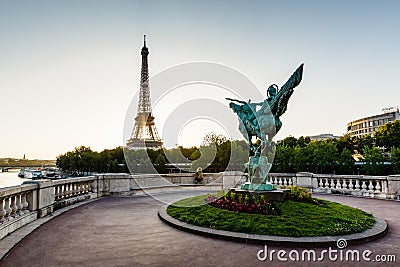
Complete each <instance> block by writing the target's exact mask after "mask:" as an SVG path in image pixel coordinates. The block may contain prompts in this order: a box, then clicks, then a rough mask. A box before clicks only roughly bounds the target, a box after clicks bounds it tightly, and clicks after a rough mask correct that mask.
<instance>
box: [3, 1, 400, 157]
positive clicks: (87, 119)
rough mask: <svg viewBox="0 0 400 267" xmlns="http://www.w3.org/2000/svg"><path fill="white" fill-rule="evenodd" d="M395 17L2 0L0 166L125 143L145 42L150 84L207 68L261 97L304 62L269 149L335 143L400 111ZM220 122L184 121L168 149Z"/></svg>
mask: <svg viewBox="0 0 400 267" xmlns="http://www.w3.org/2000/svg"><path fill="white" fill-rule="evenodd" d="M399 10H400V2H398V1H385V0H384V1H341V0H337V1H309V0H304V1H294V0H293V1H287V0H283V1H230V0H229V1H228V0H226V1H223V0H221V1H118V0H116V1H101V0H96V1H94V0H93V1H90V0H86V1H74V0H71V1H50V0H49V1H42V0H35V1H33V0H32V1H5V0H0V114H1V115H0V158H3V157H15V158H22V157H23V155H24V154H26V156H27V158H30V159H34V158H43V159H54V158H55V157H56V156H57V155H59V154H63V153H65V152H67V151H69V150H72V149H73V148H74V147H76V146H80V145H85V146H90V147H91V148H92V149H94V150H102V149H105V148H114V147H116V146H120V145H123V144H124V138H125V137H124V133H123V132H124V127H125V128H126V118H127V117H129V116H130V114H128V115H129V116H127V112H128V113H129V112H132V108H129V107H131V106H132V103H131V102H132V100H133V99H134V97H135V94H137V91H138V90H139V80H140V63H141V57H140V49H141V47H142V45H143V35H144V34H146V35H147V40H148V41H147V44H148V47H149V50H150V55H149V72H150V76H154V75H157V74H158V73H161V72H163V71H165V70H167V69H168V68H170V67H172V66H177V65H180V64H183V63H190V62H214V63H217V64H221V65H223V66H227V67H229V68H231V69H234V70H237V71H238V72H240V73H241V74H243V75H244V76H245V77H247V78H248V79H249V81H251V82H252V83H253V84H254V85H255V86H256V87H257V88H259V90H260V91H261V92H263V93H265V90H266V88H267V86H268V85H270V84H273V83H276V84H278V85H279V86H281V85H283V84H284V82H285V81H286V80H287V79H288V77H290V75H291V74H292V73H293V71H294V70H295V69H296V68H297V67H298V66H299V65H300V64H301V63H304V73H303V80H302V82H301V84H300V85H299V86H298V88H296V89H295V93H294V94H293V96H292V97H291V99H290V101H289V105H288V110H287V112H286V113H285V114H284V115H283V116H282V117H281V120H282V122H283V127H282V129H281V130H280V132H279V133H278V134H277V136H276V137H275V139H278V140H279V139H282V138H285V137H287V136H289V135H292V136H295V137H299V136H301V135H303V136H306V135H316V134H321V133H332V134H335V135H342V134H344V133H345V132H346V124H347V123H348V122H349V121H352V120H355V119H358V118H362V117H365V116H369V115H374V114H379V113H380V112H381V109H382V108H386V107H391V106H397V105H399V100H398V99H399V98H400V90H399V88H398V83H397V80H398V79H397V77H398V73H399V70H400V67H399V62H400V52H399V50H398V45H399V43H400V35H399V34H398V31H399V30H398V29H399V26H400V17H399V16H398V11H399ZM151 86H152V84H151V83H150V87H151ZM207 86H210V85H207ZM188 90H189V89H188ZM199 90H200V91H201V90H203V89H196V90H194V91H199ZM242 90H246V88H242ZM204 92H207V90H206V89H204ZM222 95H223V94H221V93H220V94H218V96H222ZM195 98H197V96H196V95H193V99H195ZM208 98H209V101H210V99H212V98H213V94H210V95H209V97H208ZM156 100H158V99H153V101H156ZM252 100H254V102H259V101H262V96H260V95H257V96H256V94H254V99H252ZM179 101H180V100H179V98H177V99H176V100H175V101H174V102H179ZM182 101H183V100H182ZM133 105H135V104H133ZM160 107H161V106H159V107H158V108H155V109H154V116H155V118H156V120H155V121H156V125H157V127H158V128H159V129H158V130H159V132H161V133H162V132H163V129H164V127H163V125H160V126H158V124H157V123H158V122H157V118H158V117H160V118H162V117H163V115H165V114H163V113H165V109H162V108H160ZM178 107H182V108H183V107H185V105H183V104H182V105H179V103H178ZM227 109H228V107H227ZM156 111H157V112H156ZM134 115H135V114H132V117H134ZM132 121H133V118H132ZM160 123H162V121H161V119H160ZM224 123H229V124H232V123H231V122H223V121H222V122H221V121H217V120H212V119H207V118H204V117H201V116H200V117H199V119H198V121H187V122H186V123H185V124H184V125H183V126H182V125H181V126H180V127H179V136H178V137H177V141H176V142H177V144H179V145H184V146H188V145H199V142H200V141H201V136H202V135H204V133H206V132H210V131H216V132H221V133H224V131H225V130H226V125H224ZM128 124H129V123H128ZM228 126H231V125H228ZM194 129H196V130H194ZM224 129H225V130H224ZM125 135H126V134H125ZM233 137H235V135H233Z"/></svg>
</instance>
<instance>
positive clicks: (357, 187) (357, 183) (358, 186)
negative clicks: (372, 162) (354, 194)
mask: <svg viewBox="0 0 400 267" xmlns="http://www.w3.org/2000/svg"><path fill="white" fill-rule="evenodd" d="M356 190H360V181H359V180H358V179H356Z"/></svg>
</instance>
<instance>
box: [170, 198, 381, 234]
mask: <svg viewBox="0 0 400 267" xmlns="http://www.w3.org/2000/svg"><path fill="white" fill-rule="evenodd" d="M205 198H206V196H197V197H191V198H186V199H183V200H179V201H177V202H175V203H173V204H172V205H170V206H168V208H167V213H168V214H169V215H170V216H172V217H173V218H175V219H178V220H180V221H183V222H186V223H190V224H194V225H197V226H201V227H207V228H212V229H218V230H226V231H232V232H241V233H249V234H261V235H277V236H292V237H302V236H303V237H304V236H335V235H346V234H353V233H359V232H363V231H364V230H366V229H369V228H371V227H372V226H373V225H374V222H375V219H374V217H373V216H372V214H369V213H366V212H364V211H362V210H359V209H356V208H352V207H349V206H345V205H341V204H338V203H335V202H330V201H327V200H322V199H318V203H319V205H315V204H308V203H301V202H295V201H291V200H288V201H284V202H277V203H276V205H277V207H278V208H279V209H280V211H281V215H262V214H248V213H237V212H233V211H229V210H225V209H220V208H215V207H212V206H210V205H207V204H205V201H204V200H205Z"/></svg>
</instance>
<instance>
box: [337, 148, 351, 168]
mask: <svg viewBox="0 0 400 267" xmlns="http://www.w3.org/2000/svg"><path fill="white" fill-rule="evenodd" d="M339 164H340V166H339V173H340V174H350V173H351V172H352V170H353V166H354V159H353V157H352V154H351V152H350V150H348V149H347V148H345V149H343V151H342V152H341V153H340V157H339Z"/></svg>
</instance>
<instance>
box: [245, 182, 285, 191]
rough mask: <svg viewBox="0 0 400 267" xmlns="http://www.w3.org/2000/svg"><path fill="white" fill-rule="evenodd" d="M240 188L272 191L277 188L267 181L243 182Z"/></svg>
mask: <svg viewBox="0 0 400 267" xmlns="http://www.w3.org/2000/svg"><path fill="white" fill-rule="evenodd" d="M240 189H242V190H251V191H272V190H276V189H278V187H277V186H276V185H274V184H271V183H269V182H267V183H250V182H247V183H244V184H241V185H240Z"/></svg>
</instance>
